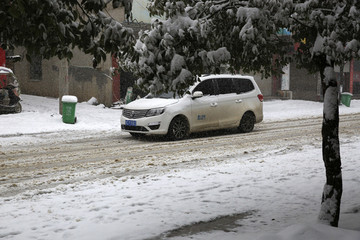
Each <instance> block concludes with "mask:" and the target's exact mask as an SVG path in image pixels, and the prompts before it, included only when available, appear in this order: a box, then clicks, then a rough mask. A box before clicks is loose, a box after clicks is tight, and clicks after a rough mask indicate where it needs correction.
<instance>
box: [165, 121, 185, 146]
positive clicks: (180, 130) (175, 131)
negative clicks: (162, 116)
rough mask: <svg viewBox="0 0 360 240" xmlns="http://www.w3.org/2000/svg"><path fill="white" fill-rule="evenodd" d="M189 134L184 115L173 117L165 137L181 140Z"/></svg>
mask: <svg viewBox="0 0 360 240" xmlns="http://www.w3.org/2000/svg"><path fill="white" fill-rule="evenodd" d="M188 135H189V123H188V121H187V120H186V118H185V117H181V116H178V117H175V118H174V119H173V120H172V121H171V123H170V125H169V130H168V134H167V137H168V139H170V140H173V141H176V140H182V139H184V138H186V137H188Z"/></svg>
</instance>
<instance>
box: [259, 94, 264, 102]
mask: <svg viewBox="0 0 360 240" xmlns="http://www.w3.org/2000/svg"><path fill="white" fill-rule="evenodd" d="M257 97H258V99H259V100H260V102H262V101H264V96H263V95H262V94H258V95H257Z"/></svg>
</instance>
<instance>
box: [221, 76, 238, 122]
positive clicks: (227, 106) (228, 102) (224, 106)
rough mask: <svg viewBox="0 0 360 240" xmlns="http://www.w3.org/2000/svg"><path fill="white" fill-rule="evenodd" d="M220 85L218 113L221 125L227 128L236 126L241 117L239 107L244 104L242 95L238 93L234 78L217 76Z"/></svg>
mask: <svg viewBox="0 0 360 240" xmlns="http://www.w3.org/2000/svg"><path fill="white" fill-rule="evenodd" d="M216 84H217V87H218V93H219V95H218V108H219V111H218V114H219V127H220V128H226V127H232V126H236V125H237V124H238V121H239V119H240V117H241V115H240V113H239V108H240V106H241V105H242V99H241V97H240V96H239V95H238V94H236V88H235V86H234V84H233V79H232V78H229V77H227V78H217V79H216Z"/></svg>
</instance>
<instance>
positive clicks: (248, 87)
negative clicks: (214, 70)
mask: <svg viewBox="0 0 360 240" xmlns="http://www.w3.org/2000/svg"><path fill="white" fill-rule="evenodd" d="M233 82H234V85H235V88H236V93H237V94H240V93H246V92H250V91H252V90H254V89H255V87H254V84H253V83H252V82H251V80H250V79H246V78H234V79H233Z"/></svg>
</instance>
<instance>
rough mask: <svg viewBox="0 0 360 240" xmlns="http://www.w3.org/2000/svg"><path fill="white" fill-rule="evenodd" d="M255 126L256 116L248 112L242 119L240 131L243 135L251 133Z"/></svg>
mask: <svg viewBox="0 0 360 240" xmlns="http://www.w3.org/2000/svg"><path fill="white" fill-rule="evenodd" d="M254 125H255V115H254V114H253V113H252V112H246V113H245V114H244V115H243V117H242V118H241V121H240V125H239V131H240V132H243V133H248V132H251V131H252V130H253V129H254Z"/></svg>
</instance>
